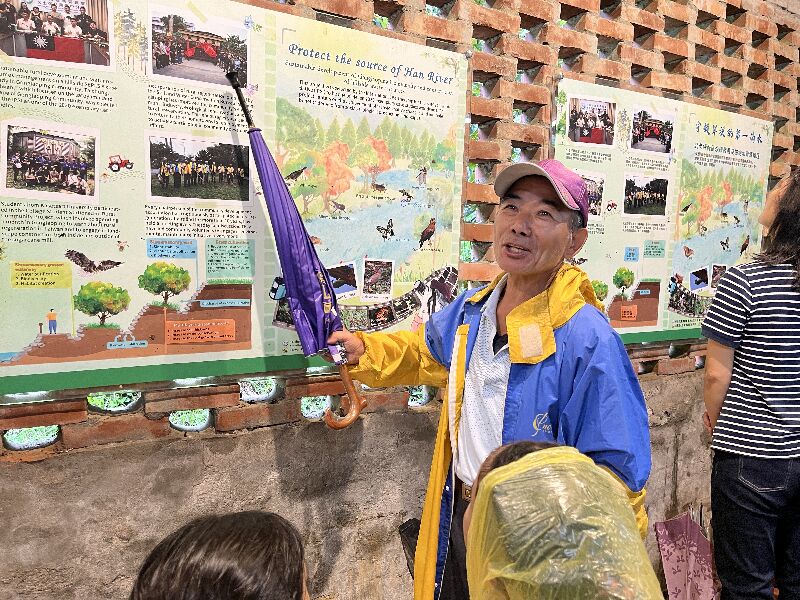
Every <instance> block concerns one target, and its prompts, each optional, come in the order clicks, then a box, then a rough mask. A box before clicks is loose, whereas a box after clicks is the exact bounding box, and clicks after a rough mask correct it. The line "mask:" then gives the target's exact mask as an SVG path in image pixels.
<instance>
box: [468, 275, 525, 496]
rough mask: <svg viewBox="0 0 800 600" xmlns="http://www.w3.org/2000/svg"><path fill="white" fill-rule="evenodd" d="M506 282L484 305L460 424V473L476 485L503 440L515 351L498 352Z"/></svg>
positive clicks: (505, 347) (502, 282) (506, 348)
mask: <svg viewBox="0 0 800 600" xmlns="http://www.w3.org/2000/svg"><path fill="white" fill-rule="evenodd" d="M505 285H506V277H503V279H501V280H500V282H499V283H498V284H497V286H496V287H495V289H494V290H492V293H491V294H490V295H489V298H488V300H487V301H486V304H484V306H483V308H482V309H481V321H480V325H479V326H478V337H477V338H476V340H475V347H474V348H473V349H472V355H471V356H470V359H469V365H468V367H467V373H466V376H465V380H464V401H463V405H462V407H461V421H460V423H459V426H458V453H457V455H456V465H455V469H456V476H457V477H458V478H459V479H460V480H461V481H463V482H464V483H466V484H467V485H470V486H471V485H472V484H473V483H474V481H475V478H476V477H477V476H478V470H479V469H480V466H481V464H482V463H483V461H484V460H485V459H486V457H487V456H489V453H490V452H492V451H493V450H494V449H496V448H498V447H499V446H500V445H501V444H502V441H503V438H502V435H503V414H504V409H505V401H506V390H507V388H508V377H509V375H510V373H511V355H510V354H509V351H508V344H506V345H505V346H504V347H503V348H501V349H500V351H499V352H498V353H497V354H495V353H494V348H493V342H494V336H495V334H496V333H497V304H498V302H499V301H500V296H501V295H502V293H503V289H504V288H505Z"/></svg>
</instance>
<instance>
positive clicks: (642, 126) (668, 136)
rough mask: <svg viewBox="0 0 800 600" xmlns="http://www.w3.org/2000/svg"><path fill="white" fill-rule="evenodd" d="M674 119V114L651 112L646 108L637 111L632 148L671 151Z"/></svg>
mask: <svg viewBox="0 0 800 600" xmlns="http://www.w3.org/2000/svg"><path fill="white" fill-rule="evenodd" d="M674 121H675V118H674V115H656V114H650V113H649V112H648V111H646V110H640V111H637V112H636V113H634V115H633V127H632V130H631V148H633V149H634V150H648V151H650V152H665V153H668V152H670V151H671V150H672V129H673V123H674Z"/></svg>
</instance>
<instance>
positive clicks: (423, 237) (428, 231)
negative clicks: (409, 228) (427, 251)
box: [419, 219, 436, 249]
mask: <svg viewBox="0 0 800 600" xmlns="http://www.w3.org/2000/svg"><path fill="white" fill-rule="evenodd" d="M434 233H436V219H431V221H430V223H428V226H427V227H426V228H425V229H423V230H422V233H421V234H420V236H419V247H420V249H421V248H422V244H424V243H425V242H427V241H428V240H430V239H431V238H432V237H433V234H434Z"/></svg>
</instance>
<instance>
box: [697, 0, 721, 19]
mask: <svg viewBox="0 0 800 600" xmlns="http://www.w3.org/2000/svg"><path fill="white" fill-rule="evenodd" d="M694 6H695V8H697V10H702V11H703V12H707V13H709V14H712V15H714V16H715V17H717V18H718V19H724V18H725V12H726V4H725V3H724V2H720V1H719V0H694Z"/></svg>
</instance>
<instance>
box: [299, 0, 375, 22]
mask: <svg viewBox="0 0 800 600" xmlns="http://www.w3.org/2000/svg"><path fill="white" fill-rule="evenodd" d="M296 3H297V4H300V5H306V6H310V7H312V8H316V9H318V10H324V11H325V12H328V13H333V14H335V15H342V16H344V17H350V18H352V19H360V20H362V21H369V20H371V19H372V15H373V14H374V13H373V4H372V2H365V1H364V0H297V2H296Z"/></svg>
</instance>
